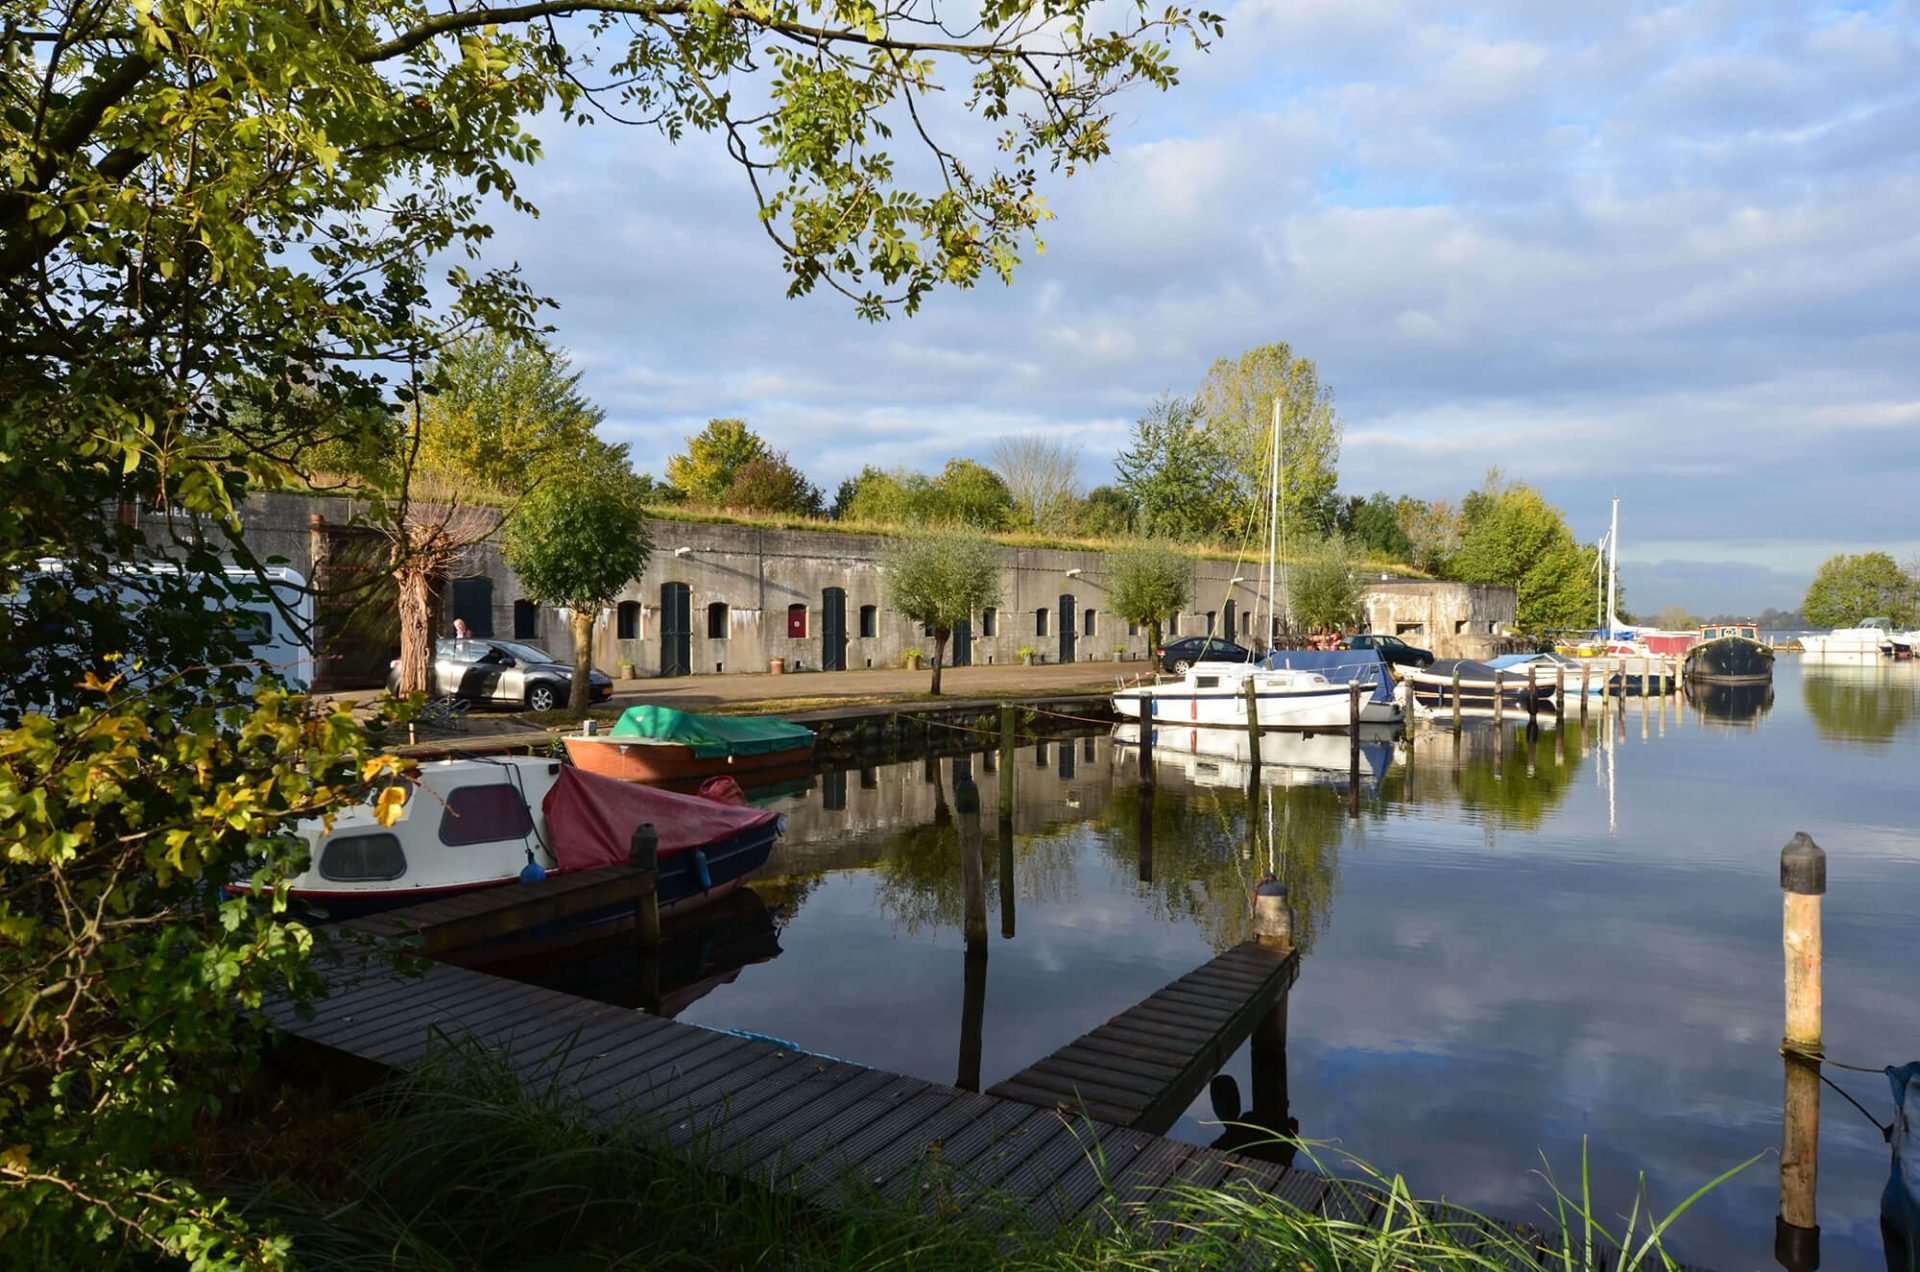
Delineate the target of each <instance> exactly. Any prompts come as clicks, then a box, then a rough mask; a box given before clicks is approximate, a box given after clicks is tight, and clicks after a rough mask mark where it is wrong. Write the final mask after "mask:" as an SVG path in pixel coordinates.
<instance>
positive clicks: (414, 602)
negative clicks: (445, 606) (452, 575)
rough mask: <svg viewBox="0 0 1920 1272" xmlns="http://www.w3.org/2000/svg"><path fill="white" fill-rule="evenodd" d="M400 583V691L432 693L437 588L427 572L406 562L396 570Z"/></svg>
mask: <svg viewBox="0 0 1920 1272" xmlns="http://www.w3.org/2000/svg"><path fill="white" fill-rule="evenodd" d="M393 577H394V581H395V582H396V583H398V584H399V585H400V692H401V694H402V695H403V696H404V695H406V694H410V693H429V692H431V691H432V690H431V686H430V685H429V684H428V680H429V677H428V665H429V662H430V659H431V651H432V646H433V602H432V595H433V589H432V588H431V587H430V586H429V584H430V582H431V580H429V579H428V578H427V574H426V571H424V570H422V569H419V568H418V567H417V566H414V565H410V564H409V565H402V566H401V567H400V568H399V569H397V570H395V571H394V572H393Z"/></svg>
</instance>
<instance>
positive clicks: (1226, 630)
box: [1220, 601, 1240, 640]
mask: <svg viewBox="0 0 1920 1272" xmlns="http://www.w3.org/2000/svg"><path fill="white" fill-rule="evenodd" d="M1220 617H1221V618H1222V619H1224V620H1225V625H1224V626H1223V627H1222V628H1221V629H1220V634H1221V635H1222V636H1225V637H1226V638H1227V639H1228V640H1238V639H1239V638H1240V633H1239V632H1237V631H1235V630H1234V627H1233V618H1234V613H1233V602H1232V601H1228V602H1227V604H1226V608H1225V609H1223V610H1221V611H1220Z"/></svg>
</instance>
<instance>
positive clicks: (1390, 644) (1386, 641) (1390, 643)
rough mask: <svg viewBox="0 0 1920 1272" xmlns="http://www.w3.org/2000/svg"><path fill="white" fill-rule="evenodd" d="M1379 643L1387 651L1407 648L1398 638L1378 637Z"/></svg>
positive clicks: (1405, 643) (1404, 642)
mask: <svg viewBox="0 0 1920 1272" xmlns="http://www.w3.org/2000/svg"><path fill="white" fill-rule="evenodd" d="M1380 643H1381V644H1382V645H1384V646H1385V647H1386V648H1388V649H1405V648H1406V647H1407V642H1406V641H1404V640H1401V639H1400V638H1399V637H1398V636H1382V637H1380Z"/></svg>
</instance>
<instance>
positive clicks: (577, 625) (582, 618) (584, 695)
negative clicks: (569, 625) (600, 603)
mask: <svg viewBox="0 0 1920 1272" xmlns="http://www.w3.org/2000/svg"><path fill="white" fill-rule="evenodd" d="M592 671H593V610H591V609H582V608H575V609H574V611H573V692H572V694H570V695H569V696H568V698H567V713H568V714H569V715H571V716H572V717H573V718H574V719H576V720H584V719H586V718H587V703H588V701H589V698H588V694H589V693H590V692H591V689H592V685H591V684H590V683H589V678H590V676H591V673H592Z"/></svg>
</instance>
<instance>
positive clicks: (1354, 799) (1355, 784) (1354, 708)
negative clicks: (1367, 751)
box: [1347, 663, 1386, 817]
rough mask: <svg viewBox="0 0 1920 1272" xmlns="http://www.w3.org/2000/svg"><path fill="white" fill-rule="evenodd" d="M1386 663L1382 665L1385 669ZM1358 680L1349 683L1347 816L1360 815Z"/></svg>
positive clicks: (1359, 688)
mask: <svg viewBox="0 0 1920 1272" xmlns="http://www.w3.org/2000/svg"><path fill="white" fill-rule="evenodd" d="M1385 666H1386V664H1385V663H1382V664H1381V667H1382V668H1383V669H1384V668H1385ZM1361 688H1362V686H1361V684H1360V682H1359V681H1358V680H1350V681H1348V682H1347V816H1349V817H1358V816H1359V815H1360V691H1361Z"/></svg>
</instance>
